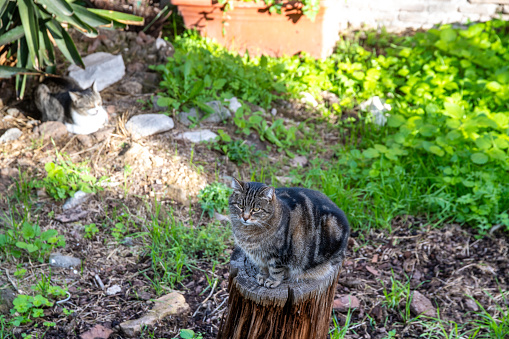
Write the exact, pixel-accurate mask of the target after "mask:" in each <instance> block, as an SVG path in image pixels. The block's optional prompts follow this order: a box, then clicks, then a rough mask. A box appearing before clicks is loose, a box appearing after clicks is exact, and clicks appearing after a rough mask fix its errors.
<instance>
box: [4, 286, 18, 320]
mask: <svg viewBox="0 0 509 339" xmlns="http://www.w3.org/2000/svg"><path fill="white" fill-rule="evenodd" d="M5 284H6V283H4V282H3V281H0V287H3V285H5ZM15 298H16V294H15V293H14V291H13V290H11V289H10V288H2V289H0V314H4V315H8V314H10V312H9V311H10V309H11V308H13V306H14V305H13V304H12V302H13V301H14V299H15Z"/></svg>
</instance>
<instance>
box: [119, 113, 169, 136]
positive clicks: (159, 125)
mask: <svg viewBox="0 0 509 339" xmlns="http://www.w3.org/2000/svg"><path fill="white" fill-rule="evenodd" d="M173 126H174V123H173V119H172V118H170V117H168V116H166V115H164V114H140V115H135V116H134V117H132V118H131V119H129V121H128V122H127V123H126V125H125V127H126V129H127V130H128V131H129V132H131V134H132V135H133V136H134V137H135V138H142V137H147V136H149V135H154V134H157V133H163V132H167V131H169V130H170V129H172V128H173Z"/></svg>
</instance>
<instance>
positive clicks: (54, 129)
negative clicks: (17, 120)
mask: <svg viewBox="0 0 509 339" xmlns="http://www.w3.org/2000/svg"><path fill="white" fill-rule="evenodd" d="M68 133H69V132H68V131H67V128H66V127H65V125H64V124H63V123H61V122H58V121H46V122H43V123H42V124H40V125H39V126H36V127H35V128H34V134H35V137H36V138H40V137H44V140H46V139H49V138H53V139H55V140H56V139H60V138H62V137H64V136H66V135H67V134H68Z"/></svg>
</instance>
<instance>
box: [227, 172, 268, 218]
mask: <svg viewBox="0 0 509 339" xmlns="http://www.w3.org/2000/svg"><path fill="white" fill-rule="evenodd" d="M232 188H233V193H232V195H231V196H230V200H229V205H230V217H231V218H232V221H237V222H238V223H240V224H242V225H245V226H251V225H254V226H260V227H265V228H266V227H268V225H267V221H268V220H269V219H270V217H271V216H272V215H273V214H274V206H275V205H274V202H275V199H276V196H275V195H276V194H275V190H274V187H270V186H267V185H264V184H261V183H257V182H247V183H245V182H242V181H239V180H237V179H233V181H232Z"/></svg>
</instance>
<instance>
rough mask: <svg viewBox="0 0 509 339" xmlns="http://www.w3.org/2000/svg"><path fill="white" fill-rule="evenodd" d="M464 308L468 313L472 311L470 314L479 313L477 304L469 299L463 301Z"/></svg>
mask: <svg viewBox="0 0 509 339" xmlns="http://www.w3.org/2000/svg"><path fill="white" fill-rule="evenodd" d="M465 308H466V309H467V310H468V311H472V312H477V311H479V306H478V305H477V303H476V302H475V301H474V300H472V299H470V298H468V299H467V300H465Z"/></svg>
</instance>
